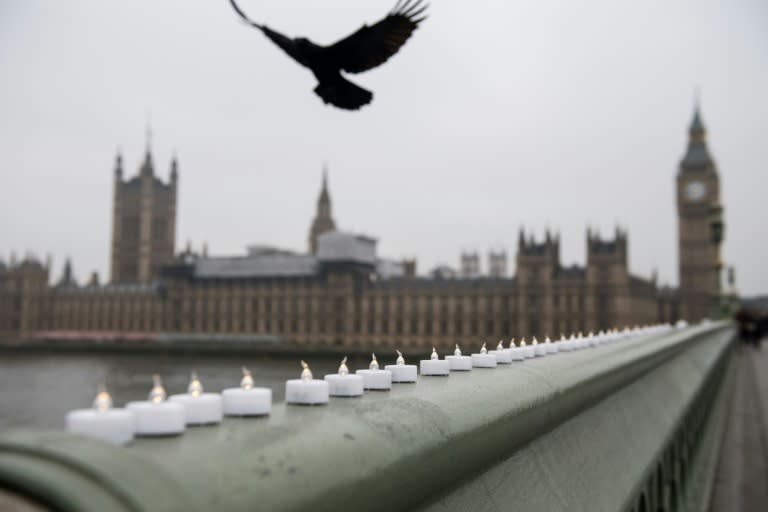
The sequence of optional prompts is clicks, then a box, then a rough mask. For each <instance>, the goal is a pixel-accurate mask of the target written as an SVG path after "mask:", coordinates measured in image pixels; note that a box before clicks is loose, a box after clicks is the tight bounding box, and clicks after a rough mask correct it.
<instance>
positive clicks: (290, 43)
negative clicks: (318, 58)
mask: <svg viewBox="0 0 768 512" xmlns="http://www.w3.org/2000/svg"><path fill="white" fill-rule="evenodd" d="M229 3H230V4H232V8H233V9H234V10H235V12H236V13H237V14H238V15H239V16H240V17H241V18H243V21H245V22H246V23H247V24H248V25H251V26H252V27H256V28H258V29H259V30H261V31H262V32H263V33H264V35H265V36H267V37H268V38H269V40H270V41H272V42H273V43H275V44H276V45H277V46H279V47H280V48H281V49H282V50H283V51H284V52H285V53H287V54H288V55H290V56H291V57H293V58H294V59H296V60H297V61H299V62H300V63H303V59H304V57H303V55H302V54H301V52H300V51H299V48H297V46H296V42H295V41H294V40H293V39H291V38H290V37H286V36H284V35H283V34H281V33H280V32H276V31H274V30H272V29H271V28H269V27H268V26H266V25H264V24H263V23H257V22H255V21H253V20H252V19H250V18H249V17H248V15H246V14H245V13H244V12H243V10H242V9H240V7H238V5H237V4H236V3H235V0H229Z"/></svg>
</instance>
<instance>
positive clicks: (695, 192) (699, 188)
mask: <svg viewBox="0 0 768 512" xmlns="http://www.w3.org/2000/svg"><path fill="white" fill-rule="evenodd" d="M706 195H707V186H706V185H705V184H704V182H702V181H692V182H690V183H688V184H687V185H686V186H685V197H686V199H688V200H689V201H701V200H702V199H704V196H706Z"/></svg>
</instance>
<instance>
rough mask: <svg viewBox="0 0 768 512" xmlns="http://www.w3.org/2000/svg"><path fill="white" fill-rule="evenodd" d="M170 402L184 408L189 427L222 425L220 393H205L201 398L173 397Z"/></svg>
mask: <svg viewBox="0 0 768 512" xmlns="http://www.w3.org/2000/svg"><path fill="white" fill-rule="evenodd" d="M168 400H169V401H171V402H175V403H179V404H181V405H183V406H184V416H185V418H186V422H187V425H213V424H215V423H221V418H222V417H223V416H224V409H223V406H222V400H221V395H220V394H218V393H203V394H201V395H200V396H192V395H190V394H188V393H185V394H183V395H171V396H170V397H169V398H168Z"/></svg>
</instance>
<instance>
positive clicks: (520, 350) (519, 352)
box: [508, 338, 525, 361]
mask: <svg viewBox="0 0 768 512" xmlns="http://www.w3.org/2000/svg"><path fill="white" fill-rule="evenodd" d="M522 343H525V342H522ZM508 350H509V353H510V354H511V355H512V360H513V361H525V347H524V346H520V347H516V346H515V339H514V338H512V339H511V340H510V341H509V349H508Z"/></svg>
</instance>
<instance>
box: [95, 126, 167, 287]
mask: <svg viewBox="0 0 768 512" xmlns="http://www.w3.org/2000/svg"><path fill="white" fill-rule="evenodd" d="M177 186H178V165H177V162H176V157H174V158H173V160H172V161H171V172H170V179H169V181H168V183H163V182H162V181H161V180H160V179H159V178H158V177H157V176H155V171H154V166H153V163H152V154H151V151H150V147H149V141H147V149H146V153H145V155H144V162H143V163H142V164H141V168H140V169H139V174H138V176H134V177H133V178H131V179H129V180H126V181H123V159H122V155H121V154H120V153H118V154H117V157H116V159H115V177H114V203H113V209H112V258H111V272H110V279H111V281H112V282H114V283H127V282H148V281H151V280H152V279H154V278H155V277H156V276H157V274H158V271H159V269H160V266H161V265H163V264H165V263H168V262H170V261H171V260H172V259H173V254H174V244H175V240H176V189H177Z"/></svg>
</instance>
